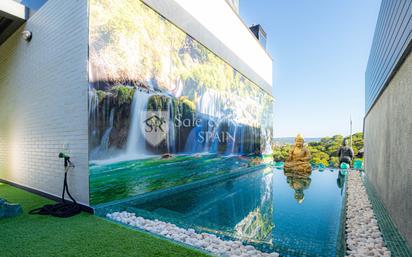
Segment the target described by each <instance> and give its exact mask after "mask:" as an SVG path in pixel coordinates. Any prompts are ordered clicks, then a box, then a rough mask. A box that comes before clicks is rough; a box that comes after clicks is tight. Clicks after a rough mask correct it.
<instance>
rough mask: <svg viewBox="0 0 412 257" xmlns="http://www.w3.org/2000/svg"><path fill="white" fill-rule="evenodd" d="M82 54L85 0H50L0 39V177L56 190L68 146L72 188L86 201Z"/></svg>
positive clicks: (85, 33) (84, 49)
mask: <svg viewBox="0 0 412 257" xmlns="http://www.w3.org/2000/svg"><path fill="white" fill-rule="evenodd" d="M22 30H30V31H32V33H33V39H32V41H31V42H29V43H27V42H25V41H24V40H23V39H22V38H21V36H20V32H21V31H22ZM87 55H88V17H87V1H86V0H70V1H67V0H53V1H48V2H47V3H46V4H45V5H44V6H43V7H42V8H41V9H40V10H39V11H37V12H36V13H35V15H34V16H32V17H31V18H30V19H29V20H28V21H27V23H26V24H24V25H23V26H22V27H21V28H20V30H19V31H17V32H16V33H15V34H14V35H13V36H11V37H10V38H9V39H8V40H7V41H6V42H5V43H3V45H1V46H0V178H1V179H5V180H8V181H11V182H15V183H18V184H21V185H24V186H27V187H31V188H34V189H37V190H40V191H44V192H47V193H49V194H53V195H60V193H61V190H62V179H63V166H62V160H60V159H58V158H57V154H58V153H59V151H61V150H62V149H63V148H64V145H66V147H67V148H68V149H69V151H70V153H71V155H72V160H73V162H74V163H75V164H76V168H75V169H74V171H73V172H72V173H71V174H70V176H69V185H70V187H71V192H72V194H73V195H74V196H75V198H76V199H78V200H79V201H80V202H81V203H83V204H88V203H89V186H88V184H89V174H88V135H87V134H88V129H87V127H88V115H87V106H88V105H87V103H88V95H87V92H88V91H87V80H88V75H87V58H88V56H87Z"/></svg>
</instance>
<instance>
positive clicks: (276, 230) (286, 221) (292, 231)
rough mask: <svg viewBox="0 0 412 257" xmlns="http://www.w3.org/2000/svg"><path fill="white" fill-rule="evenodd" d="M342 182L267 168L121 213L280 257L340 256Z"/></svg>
mask: <svg viewBox="0 0 412 257" xmlns="http://www.w3.org/2000/svg"><path fill="white" fill-rule="evenodd" d="M344 182H345V178H344V177H342V176H341V175H339V172H338V171H337V170H330V169H325V170H324V171H317V170H314V171H313V172H312V173H311V174H306V175H304V174H299V173H287V172H284V171H283V170H280V169H276V168H275V167H271V166H266V167H262V168H260V169H258V170H256V171H253V172H249V173H247V174H244V175H241V176H237V177H233V178H228V179H225V180H220V181H218V182H216V183H212V184H206V185H203V186H199V187H196V188H191V189H188V190H186V191H183V192H182V191H180V192H177V193H168V194H167V195H165V196H162V197H160V198H157V199H156V200H154V201H143V202H139V203H136V202H133V201H132V202H129V203H123V204H122V208H123V209H125V210H127V211H133V212H135V213H136V214H137V215H140V216H143V217H145V218H151V219H159V220H163V221H168V222H173V223H175V224H177V225H179V226H182V227H191V228H194V229H196V230H197V231H199V232H211V233H215V234H217V235H220V236H222V237H225V238H228V239H240V240H243V241H246V242H248V243H249V244H253V245H255V246H256V247H257V248H258V249H260V250H263V251H267V252H271V251H277V252H279V253H281V254H282V255H283V256H328V257H330V256H340V255H341V254H342V249H343V241H342V238H341V235H342V234H341V233H342V220H343V210H344V209H343V208H344V196H345V183H344Z"/></svg>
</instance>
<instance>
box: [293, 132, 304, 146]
mask: <svg viewBox="0 0 412 257" xmlns="http://www.w3.org/2000/svg"><path fill="white" fill-rule="evenodd" d="M304 142H305V140H304V139H303V136H302V135H301V134H298V135H297V136H296V138H295V146H296V147H303V143H304Z"/></svg>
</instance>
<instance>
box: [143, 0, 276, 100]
mask: <svg viewBox="0 0 412 257" xmlns="http://www.w3.org/2000/svg"><path fill="white" fill-rule="evenodd" d="M143 1H144V2H145V3H146V4H147V5H149V6H150V7H151V8H153V9H154V10H156V11H157V12H159V13H160V14H161V15H163V16H164V17H166V18H167V19H168V20H170V21H171V22H173V23H174V24H175V25H176V26H178V27H179V28H181V29H182V30H184V31H185V32H186V33H187V34H189V35H190V36H192V37H193V38H195V39H196V40H197V41H199V42H200V43H202V44H203V45H204V46H206V47H207V48H209V49H210V50H211V51H212V52H214V53H215V54H217V55H218V56H220V57H221V58H222V59H223V60H225V61H226V62H227V63H229V64H230V65H231V66H232V67H234V68H235V69H236V70H238V71H240V72H241V73H242V74H243V75H245V76H246V77H247V78H249V79H250V80H252V81H253V82H255V83H256V84H257V85H259V86H260V87H261V88H263V89H264V90H266V91H267V92H268V93H270V94H272V59H271V57H270V56H269V54H268V53H267V52H266V50H265V49H264V48H263V47H262V46H261V45H260V43H259V41H258V40H257V38H256V37H255V36H254V35H253V34H252V32H251V31H250V30H249V28H248V27H247V26H246V25H245V24H244V23H243V21H242V20H241V19H240V17H239V16H238V14H237V13H236V12H235V11H234V10H233V9H232V7H231V6H230V5H229V3H227V2H226V0H208V1H193V0H168V1H164V0H143Z"/></svg>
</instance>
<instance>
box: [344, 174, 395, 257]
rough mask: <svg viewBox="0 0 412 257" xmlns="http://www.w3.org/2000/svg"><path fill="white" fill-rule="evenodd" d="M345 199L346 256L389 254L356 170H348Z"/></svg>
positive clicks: (386, 256)
mask: <svg viewBox="0 0 412 257" xmlns="http://www.w3.org/2000/svg"><path fill="white" fill-rule="evenodd" d="M348 174H349V177H348V185H347V190H346V191H347V199H346V245H347V248H348V251H347V256H351V257H355V256H356V257H363V256H374V257H380V256H385V257H389V256H391V253H390V251H389V250H388V249H387V248H386V247H385V242H384V241H383V237H382V233H381V231H380V230H379V227H378V221H377V220H376V218H375V215H374V213H373V209H372V205H371V203H370V202H369V199H368V195H367V193H366V190H365V186H364V185H363V182H362V178H361V176H360V175H359V172H358V171H350V172H348Z"/></svg>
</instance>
